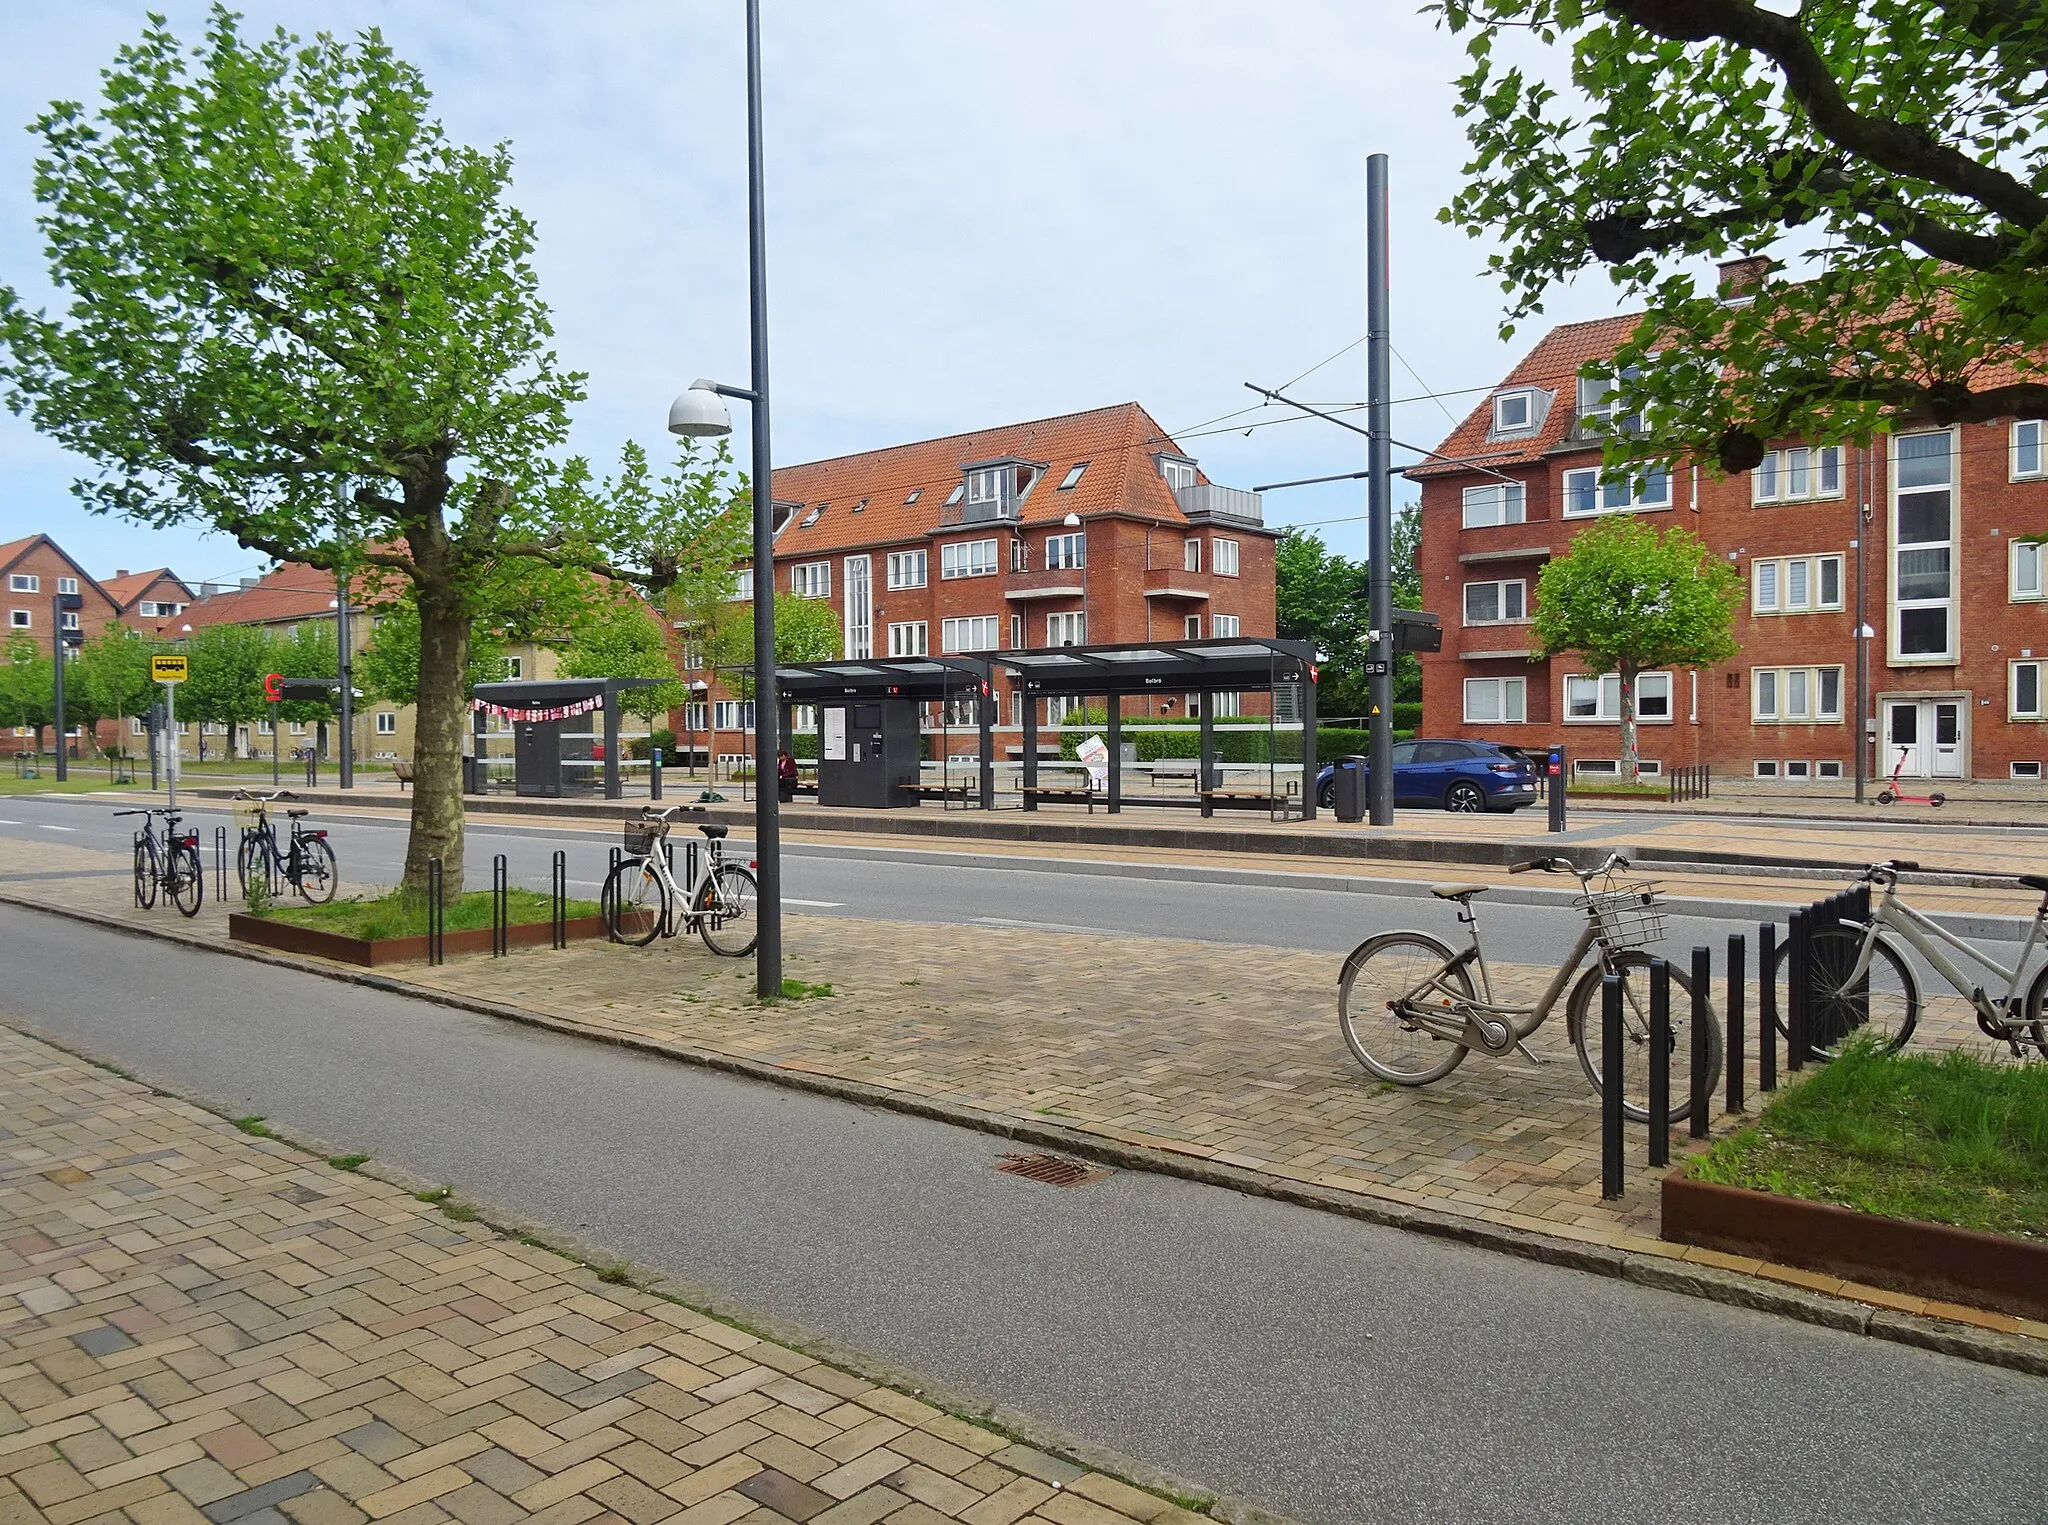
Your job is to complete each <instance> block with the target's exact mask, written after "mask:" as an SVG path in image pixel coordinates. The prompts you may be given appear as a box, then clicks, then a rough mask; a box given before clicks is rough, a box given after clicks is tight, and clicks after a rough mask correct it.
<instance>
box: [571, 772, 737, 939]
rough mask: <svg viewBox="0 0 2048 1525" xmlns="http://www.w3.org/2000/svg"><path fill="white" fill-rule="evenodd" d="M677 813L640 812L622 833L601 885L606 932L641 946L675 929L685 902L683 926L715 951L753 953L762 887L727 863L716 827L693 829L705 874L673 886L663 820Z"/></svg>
mask: <svg viewBox="0 0 2048 1525" xmlns="http://www.w3.org/2000/svg"><path fill="white" fill-rule="evenodd" d="M681 808H682V807H681V806H679V805H671V806H669V807H668V808H667V809H665V810H660V811H657V810H653V809H651V808H648V807H646V806H643V807H641V811H640V819H639V820H638V821H635V822H632V823H631V824H629V825H628V826H627V827H626V829H625V852H624V855H623V856H622V857H621V858H620V859H619V861H618V864H617V866H616V867H614V868H613V869H612V871H611V875H610V877H609V878H607V879H606V880H605V882H604V902H603V904H604V918H605V927H606V929H607V930H608V931H609V932H610V933H611V935H612V937H613V938H614V939H616V940H617V941H619V942H623V943H631V944H632V945H633V946H634V947H636V948H644V947H646V946H647V944H649V943H651V942H653V941H654V939H655V938H656V937H657V936H660V935H661V934H663V933H664V932H671V931H672V930H673V929H674V927H675V923H674V922H673V921H672V920H671V916H672V915H673V914H675V912H674V907H675V906H676V905H678V904H682V903H687V904H688V906H689V909H688V910H686V911H684V912H682V913H680V914H681V918H682V923H683V925H685V926H694V927H695V928H696V929H697V935H698V936H700V937H702V938H703V939H704V946H705V947H707V948H709V949H710V950H711V951H712V952H713V953H717V954H722V955H723V956H724V957H726V958H741V957H743V956H745V955H746V954H748V953H751V952H753V951H754V942H755V939H756V938H758V937H759V936H760V928H759V923H758V920H757V918H756V916H755V912H754V907H755V902H756V900H757V898H758V897H759V894H760V887H759V886H758V885H757V884H756V883H755V881H754V875H753V873H752V871H751V870H749V869H748V868H746V867H745V866H744V865H742V864H739V863H732V862H728V861H727V860H726V857H725V851H724V844H725V834H726V830H727V828H725V827H724V826H719V825H703V826H699V827H698V828H697V829H698V830H699V831H701V832H703V833H704V839H705V857H706V862H705V864H704V867H703V871H702V872H701V873H699V874H698V875H697V878H696V882H695V883H694V884H692V885H689V886H687V887H685V886H683V885H679V884H677V883H676V878H675V874H674V872H673V871H672V870H671V869H670V868H669V863H668V854H667V853H666V852H664V851H663V850H662V846H663V840H664V839H665V838H666V837H667V836H668V831H669V817H671V816H673V815H674V814H675V813H676V811H678V810H680V809H681Z"/></svg>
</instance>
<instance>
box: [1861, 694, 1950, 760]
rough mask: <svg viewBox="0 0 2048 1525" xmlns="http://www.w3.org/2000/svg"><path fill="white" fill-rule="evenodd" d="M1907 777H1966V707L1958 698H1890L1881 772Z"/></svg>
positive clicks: (1886, 703) (1886, 710)
mask: <svg viewBox="0 0 2048 1525" xmlns="http://www.w3.org/2000/svg"><path fill="white" fill-rule="evenodd" d="M1894 770H1896V771H1897V772H1898V773H1900V774H1901V775H1903V776H1904V777H1906V778H1961V777H1962V776H1963V705H1962V701H1961V700H1959V699H1887V700H1886V701H1885V704H1884V752H1883V755H1882V756H1881V757H1879V759H1878V771H1879V772H1880V773H1883V774H1886V775H1889V774H1891V773H1892V772H1893V771H1894Z"/></svg>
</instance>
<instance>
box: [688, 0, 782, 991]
mask: <svg viewBox="0 0 2048 1525" xmlns="http://www.w3.org/2000/svg"><path fill="white" fill-rule="evenodd" d="M762 197H763V177H762V173H761V5H760V0H747V254H748V283H747V284H748V308H749V312H750V316H751V319H752V339H753V385H752V386H750V387H735V386H727V385H725V384H724V383H722V382H716V381H706V380H703V379H701V378H700V379H699V380H697V381H693V382H691V383H690V389H689V390H688V391H687V392H685V393H683V395H682V396H680V397H678V398H677V399H676V400H675V402H674V403H673V404H671V405H670V407H669V410H668V427H669V432H670V433H672V434H680V435H683V436H685V437H689V438H703V437H708V436H714V435H723V434H730V433H731V432H732V414H731V412H730V411H729V410H728V409H727V408H726V406H725V403H724V402H723V401H722V400H721V399H723V398H727V397H737V398H739V399H741V400H742V401H744V402H747V403H750V404H752V406H753V409H754V470H753V487H754V714H755V725H754V858H755V863H756V866H757V871H758V873H759V876H760V888H761V899H760V905H759V914H760V918H761V935H760V939H759V941H758V942H756V944H755V945H754V988H755V992H756V993H757V994H758V995H761V996H763V997H769V998H773V997H777V996H780V995H781V994H782V818H781V814H780V811H779V809H778V799H777V793H778V791H777V790H776V789H775V787H774V785H773V782H772V781H773V780H774V779H775V777H776V758H775V754H776V750H777V747H778V744H779V742H780V739H781V734H782V726H781V722H780V716H781V709H780V707H779V706H778V705H777V703H776V698H775V470H774V459H773V456H772V455H771V453H770V451H769V443H768V230H767V222H766V215H765V212H764V210H763V204H762ZM764 783H765V784H766V785H767V787H763V785H764Z"/></svg>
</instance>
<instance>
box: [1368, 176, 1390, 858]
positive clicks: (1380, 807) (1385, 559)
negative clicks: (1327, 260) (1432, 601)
mask: <svg viewBox="0 0 2048 1525" xmlns="http://www.w3.org/2000/svg"><path fill="white" fill-rule="evenodd" d="M1365 328H1366V348H1365V377H1366V380H1365V397H1366V411H1365V422H1366V430H1367V440H1366V447H1365V448H1366V469H1367V471H1368V472H1369V473H1370V475H1369V477H1368V478H1367V481H1366V536H1365V541H1366V551H1365V553H1366V556H1367V557H1368V558H1369V559H1370V561H1371V564H1372V565H1371V574H1370V577H1369V579H1368V581H1367V583H1366V618H1367V621H1368V622H1369V623H1370V625H1371V626H1372V629H1373V630H1374V631H1375V632H1376V635H1375V637H1374V639H1373V642H1372V646H1371V648H1370V651H1371V660H1372V662H1373V664H1374V665H1373V671H1372V677H1371V679H1370V680H1369V681H1370V689H1369V692H1370V694H1371V696H1372V715H1371V717H1370V718H1369V721H1368V725H1367V746H1366V753H1367V756H1368V758H1369V759H1370V761H1371V764H1372V776H1371V778H1370V780H1369V790H1370V792H1369V795H1368V806H1369V812H1370V819H1371V821H1372V824H1373V825H1375V826H1391V825H1393V824H1394V568H1393V565H1392V561H1393V543H1394V474H1393V449H1392V445H1393V432H1394V426H1393V415H1392V410H1391V408H1390V406H1389V404H1390V402H1391V400H1392V396H1393V377H1392V372H1391V368H1390V356H1389V344H1390V341H1389V339H1388V337H1387V156H1386V155H1385V154H1373V155H1371V156H1370V157H1369V158H1367V159H1366V161H1365Z"/></svg>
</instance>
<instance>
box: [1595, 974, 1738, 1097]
mask: <svg viewBox="0 0 2048 1525" xmlns="http://www.w3.org/2000/svg"><path fill="white" fill-rule="evenodd" d="M1608 962H1609V964H1610V965H1611V967H1612V968H1613V970H1614V972H1615V973H1616V974H1618V975H1620V976H1621V1076H1620V1080H1621V1111H1622V1115H1623V1116H1624V1117H1627V1118H1628V1119H1629V1120H1630V1121H1632V1122H1638V1123H1646V1122H1648V1121H1649V1120H1650V965H1651V963H1652V962H1653V960H1652V959H1651V956H1650V955H1649V954H1647V953H1643V952H1641V951H1639V950H1637V949H1634V948H1631V949H1629V950H1627V951H1626V952H1622V953H1611V954H1609V955H1608ZM1670 967H1671V1048H1670V1065H1671V1068H1670V1077H1671V1095H1670V1099H1669V1106H1668V1109H1667V1110H1666V1112H1665V1117H1666V1120H1667V1121H1668V1122H1669V1123H1673V1124H1675V1123H1682V1122H1684V1121H1685V1120H1686V1119H1687V1118H1688V1117H1690V1116H1692V977H1691V976H1690V975H1689V974H1687V973H1686V971H1685V970H1683V969H1681V968H1679V967H1678V966H1677V965H1676V964H1673V965H1671V966H1670ZM1605 972H1606V971H1605V970H1603V969H1602V968H1601V966H1600V965H1599V964H1595V965H1593V967H1592V968H1590V969H1588V970H1587V971H1586V972H1585V973H1584V974H1583V975H1581V976H1580V977H1579V982H1578V984H1577V985H1575V986H1573V987H1572V996H1571V1004H1570V1006H1569V1008H1568V1009H1567V1012H1566V1022H1567V1025H1568V1026H1569V1028H1570V1031H1571V1039H1572V1046H1573V1047H1574V1048H1576V1049H1577V1050H1578V1051H1579V1066H1580V1068H1582V1069H1583V1070H1585V1072H1586V1079H1588V1080H1589V1081H1591V1082H1592V1083H1593V1089H1594V1090H1595V1091H1601V1090H1602V1088H1603V1077H1602V1075H1601V1073H1600V1021H1601V1016H1600V977H1601V975H1602V974H1603V973H1605ZM1706 1026H1707V1074H1706V1080H1705V1086H1704V1089H1705V1091H1706V1094H1707V1095H1708V1096H1709V1097H1711V1096H1712V1095H1713V1094H1714V1087H1715V1086H1717V1085H1718V1084H1720V1080H1721V1024H1720V1022H1719V1020H1718V1019H1716V1017H1715V1016H1714V1012H1713V1008H1712V1007H1711V1006H1709V1007H1708V1008H1707V1012H1706Z"/></svg>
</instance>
